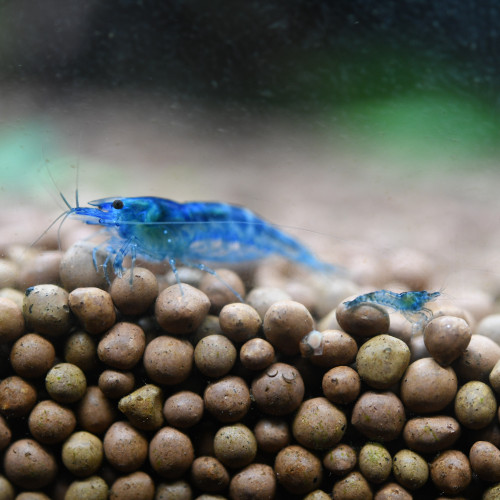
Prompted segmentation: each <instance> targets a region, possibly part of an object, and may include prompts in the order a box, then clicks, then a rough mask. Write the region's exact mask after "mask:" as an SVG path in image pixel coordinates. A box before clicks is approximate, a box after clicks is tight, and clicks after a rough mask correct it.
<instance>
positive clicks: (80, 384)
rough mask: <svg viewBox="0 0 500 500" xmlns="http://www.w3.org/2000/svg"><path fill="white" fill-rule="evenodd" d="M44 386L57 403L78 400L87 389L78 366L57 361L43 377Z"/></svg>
mask: <svg viewBox="0 0 500 500" xmlns="http://www.w3.org/2000/svg"><path fill="white" fill-rule="evenodd" d="M45 388H46V389H47V392H48V393H49V394H50V397H51V398H52V399H54V400H55V401H57V402H58V403H63V404H68V403H75V402H76V401H78V400H80V399H81V398H82V397H83V395H84V394H85V391H86V390H87V379H86V378H85V374H84V373H83V372H82V370H81V369H80V368H78V366H76V365H73V364H71V363H59V364H57V365H55V366H53V367H52V368H51V369H50V370H49V372H48V373H47V376H46V377H45Z"/></svg>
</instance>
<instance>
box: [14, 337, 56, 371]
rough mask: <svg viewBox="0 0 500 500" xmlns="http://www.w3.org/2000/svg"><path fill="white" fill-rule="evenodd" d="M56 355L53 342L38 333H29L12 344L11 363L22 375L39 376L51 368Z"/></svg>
mask: <svg viewBox="0 0 500 500" xmlns="http://www.w3.org/2000/svg"><path fill="white" fill-rule="evenodd" d="M55 356H56V351H55V349H54V346H53V345H52V343H50V342H49V341H48V340H47V339H44V338H43V337H41V336H40V335H37V334H36V333H28V334H27V335H23V336H22V337H21V338H20V339H18V340H17V341H16V342H15V343H14V345H13V346H12V349H11V351H10V364H11V366H12V368H13V370H14V371H15V372H16V373H17V374H18V375H19V376H20V377H24V378H38V377H42V376H44V375H45V374H46V373H47V372H48V371H49V370H50V368H51V367H52V365H53V364H54V360H55Z"/></svg>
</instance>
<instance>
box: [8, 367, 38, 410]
mask: <svg viewBox="0 0 500 500" xmlns="http://www.w3.org/2000/svg"><path fill="white" fill-rule="evenodd" d="M36 398H37V392H36V389H35V387H34V386H33V385H32V384H30V383H29V382H27V381H26V380H24V379H22V378H21V377H18V376H15V375H14V376H12V377H7V378H4V379H3V380H2V381H1V382H0V413H1V414H2V415H4V416H5V417H16V418H18V417H23V416H25V415H28V414H29V412H30V411H31V409H32V408H33V407H34V406H35V403H36Z"/></svg>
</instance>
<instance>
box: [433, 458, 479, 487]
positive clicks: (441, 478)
mask: <svg viewBox="0 0 500 500" xmlns="http://www.w3.org/2000/svg"><path fill="white" fill-rule="evenodd" d="M430 469H431V480H432V482H433V483H434V485H435V486H436V487H437V488H438V489H439V490H441V491H443V492H444V493H446V494H448V495H457V494H458V493H460V492H462V491H464V490H465V489H466V488H467V486H469V484H470V482H471V480H472V470H471V467H470V463H469V460H468V459H467V457H466V456H465V455H464V454H463V453H462V452H461V451H458V450H446V451H444V452H443V453H441V454H440V455H439V456H438V457H437V458H436V459H434V461H433V462H432V463H431V467H430Z"/></svg>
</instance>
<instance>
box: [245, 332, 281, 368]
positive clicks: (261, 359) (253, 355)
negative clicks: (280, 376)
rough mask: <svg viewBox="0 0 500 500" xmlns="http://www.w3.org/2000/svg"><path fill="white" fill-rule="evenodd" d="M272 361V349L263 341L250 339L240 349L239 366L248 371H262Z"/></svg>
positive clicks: (273, 356)
mask: <svg viewBox="0 0 500 500" xmlns="http://www.w3.org/2000/svg"><path fill="white" fill-rule="evenodd" d="M274 359H275V351H274V347H273V346H272V345H271V344H270V343H269V342H268V341H267V340H264V339H260V338H256V339H250V340H249V341H248V342H245V343H244V344H243V345H242V346H241V348H240V361H241V364H242V365H243V366H244V367H245V368H247V369H248V370H256V371H257V370H264V369H265V368H267V367H268V366H269V365H271V364H272V363H273V362H274Z"/></svg>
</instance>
